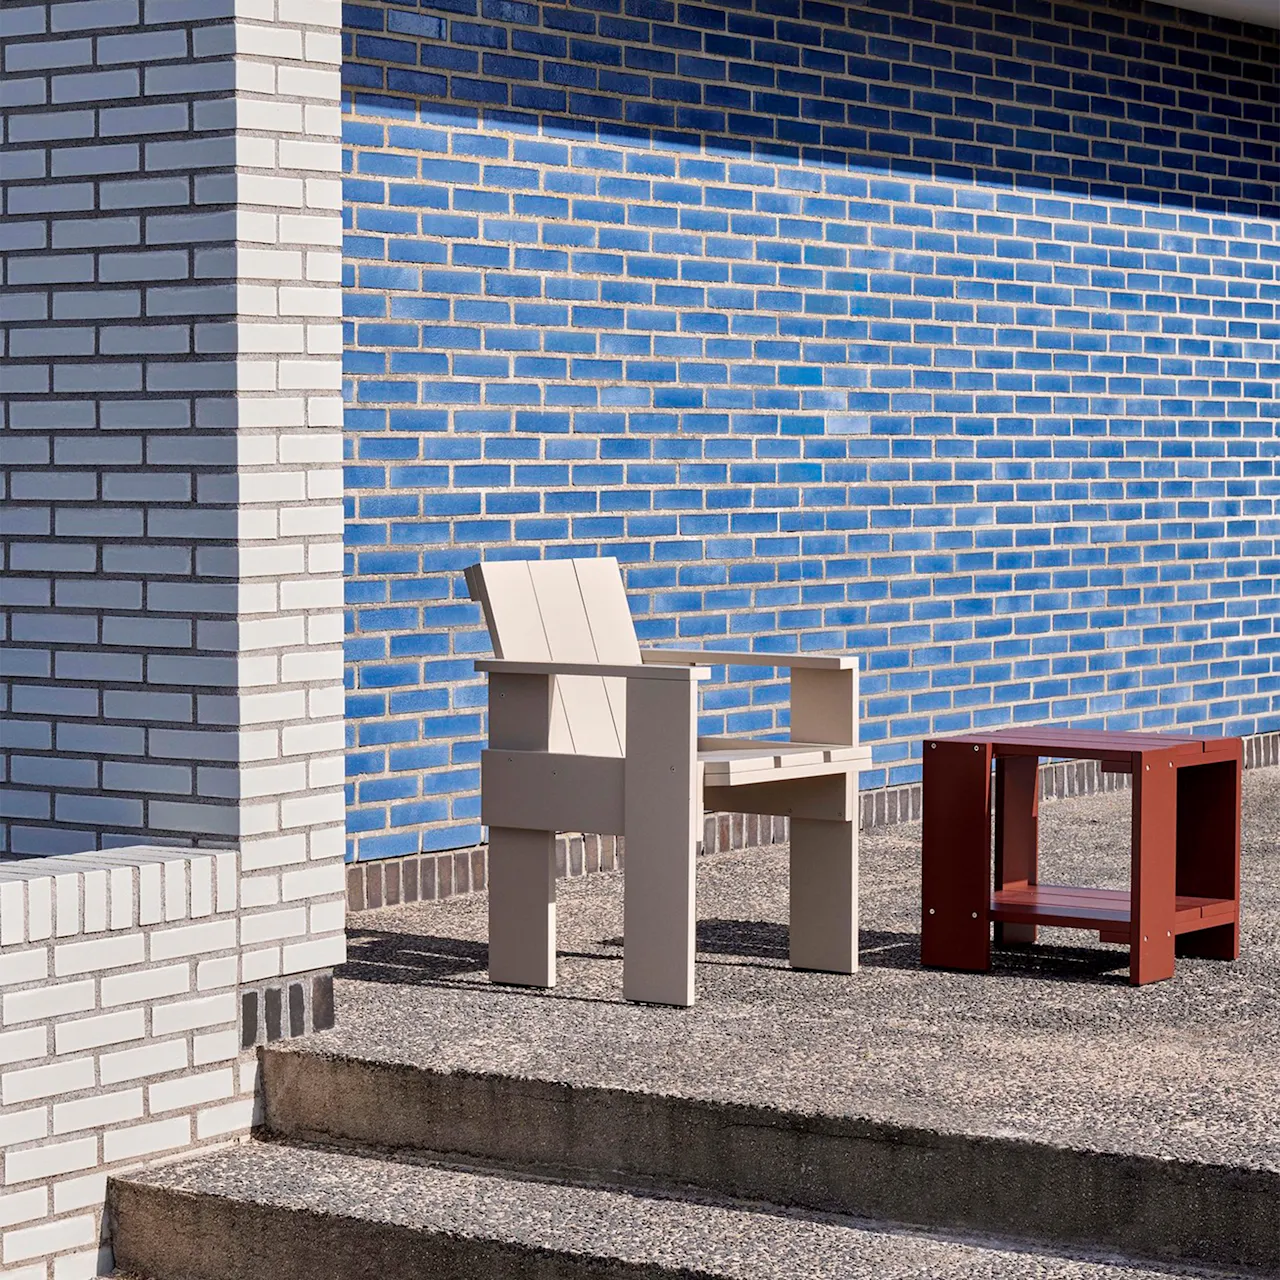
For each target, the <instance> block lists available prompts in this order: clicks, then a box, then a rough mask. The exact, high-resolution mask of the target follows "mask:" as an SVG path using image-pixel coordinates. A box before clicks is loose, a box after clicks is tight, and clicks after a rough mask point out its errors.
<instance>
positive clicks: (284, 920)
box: [240, 907, 307, 946]
mask: <svg viewBox="0 0 1280 1280" xmlns="http://www.w3.org/2000/svg"><path fill="white" fill-rule="evenodd" d="M306 932H307V913H306V909H305V908H302V907H294V908H290V909H288V910H285V911H265V912H262V913H261V914H259V915H248V916H244V917H242V918H241V920H240V941H241V944H242V945H244V946H254V945H255V944H259V943H263V942H275V941H278V940H280V939H283V938H297V937H303V936H305V934H306Z"/></svg>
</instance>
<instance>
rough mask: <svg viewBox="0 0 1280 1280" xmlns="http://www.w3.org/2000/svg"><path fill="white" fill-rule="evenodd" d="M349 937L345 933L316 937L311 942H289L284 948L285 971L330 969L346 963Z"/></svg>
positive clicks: (302, 971)
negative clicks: (328, 936)
mask: <svg viewBox="0 0 1280 1280" xmlns="http://www.w3.org/2000/svg"><path fill="white" fill-rule="evenodd" d="M346 959H347V939H346V936H345V935H344V934H341V933H339V934H335V935H334V936H333V937H332V938H314V939H312V940H311V941H309V942H294V943H289V944H287V945H286V946H285V948H284V956H283V971H284V972H285V973H306V972H307V971H308V970H310V969H330V968H335V967H336V966H338V965H340V964H345V963H346Z"/></svg>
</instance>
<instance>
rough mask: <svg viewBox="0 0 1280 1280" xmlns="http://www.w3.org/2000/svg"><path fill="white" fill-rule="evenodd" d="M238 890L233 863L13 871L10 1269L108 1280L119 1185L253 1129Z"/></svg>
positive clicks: (195, 857)
mask: <svg viewBox="0 0 1280 1280" xmlns="http://www.w3.org/2000/svg"><path fill="white" fill-rule="evenodd" d="M238 881H239V866H238V857H237V855H236V854H235V853H232V852H217V853H197V852H187V853H182V852H180V851H177V850H172V849H160V850H156V849H146V848H136V849H127V850H119V851H115V852H111V853H82V854H75V855H71V856H68V857H63V858H53V859H32V860H28V861H23V862H11V861H10V862H0V1027H2V1028H3V1030H2V1031H0V1134H3V1165H2V1167H0V1227H2V1228H3V1229H2V1230H0V1269H4V1268H9V1267H12V1266H16V1265H17V1264H19V1263H22V1264H24V1266H25V1265H33V1266H34V1265H36V1262H35V1261H34V1260H36V1259H39V1260H41V1261H40V1264H39V1265H40V1269H39V1272H38V1274H40V1275H41V1276H43V1275H44V1274H45V1272H44V1266H45V1265H48V1266H53V1265H54V1264H55V1262H56V1264H57V1268H58V1274H62V1273H64V1272H66V1271H67V1269H68V1268H71V1269H72V1270H73V1271H74V1269H75V1268H76V1267H80V1268H81V1269H82V1274H86V1275H93V1274H96V1270H97V1266H98V1262H99V1237H100V1228H101V1208H102V1197H103V1190H104V1187H105V1179H104V1173H105V1171H107V1170H110V1169H113V1168H117V1167H124V1166H125V1165H128V1164H130V1163H136V1162H138V1161H140V1160H143V1159H145V1158H146V1157H150V1156H155V1155H158V1154H161V1153H166V1152H175V1151H180V1150H185V1149H187V1148H188V1147H191V1146H193V1145H198V1144H200V1143H203V1142H207V1141H213V1140H215V1139H218V1138H226V1137H228V1136H234V1135H235V1134H237V1133H243V1132H245V1131H246V1130H247V1129H248V1127H249V1125H250V1124H251V1122H252V1114H253V1095H252V1089H253V1077H252V1075H249V1074H245V1075H244V1076H243V1077H242V1076H241V1074H240V1073H239V1071H238V1069H237V1068H238V1062H237V1059H238V1057H239V1040H238V1035H237V1029H238V1017H239V1009H238V1004H237V1001H238V995H239V988H240V972H239V968H240V966H239V958H240V943H239V931H238V911H239V894H238ZM64 902H65V903H67V904H74V905H75V906H76V907H77V910H76V912H75V913H74V919H72V918H71V916H70V915H68V916H67V921H66V924H67V927H66V928H64V929H61V930H54V929H52V928H51V923H52V922H53V920H54V919H56V917H57V915H58V914H59V911H58V908H59V906H60V905H61V904H63V903H64ZM175 956H177V957H179V958H177V959H175ZM242 1081H243V1084H242ZM246 1089H247V1090H248V1094H247V1096H245V1090H246ZM229 1104H233V1105H234V1106H236V1107H238V1110H235V1111H233V1112H230V1113H228V1112H227V1110H226V1108H227V1106H228V1105H229ZM230 1116H234V1117H235V1120H236V1122H235V1123H233V1124H232V1123H228V1119H229V1117H230ZM33 1274H34V1273H33Z"/></svg>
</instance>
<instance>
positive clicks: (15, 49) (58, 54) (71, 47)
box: [5, 40, 93, 75]
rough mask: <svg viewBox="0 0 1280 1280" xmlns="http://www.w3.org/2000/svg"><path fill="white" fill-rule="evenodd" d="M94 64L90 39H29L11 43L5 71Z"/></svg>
mask: <svg viewBox="0 0 1280 1280" xmlns="http://www.w3.org/2000/svg"><path fill="white" fill-rule="evenodd" d="M92 64H93V44H92V42H90V41H89V40H29V41H24V42H21V43H15V44H10V45H8V46H7V47H6V51H5V73H6V74H7V75H12V74H13V73H14V72H15V71H44V70H48V69H50V68H53V67H85V66H92Z"/></svg>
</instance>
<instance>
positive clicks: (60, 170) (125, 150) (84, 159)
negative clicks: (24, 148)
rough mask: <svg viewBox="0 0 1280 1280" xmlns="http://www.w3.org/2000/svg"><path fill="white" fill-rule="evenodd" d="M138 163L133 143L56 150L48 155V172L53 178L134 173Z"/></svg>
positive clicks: (59, 148) (135, 147)
mask: <svg viewBox="0 0 1280 1280" xmlns="http://www.w3.org/2000/svg"><path fill="white" fill-rule="evenodd" d="M138 162H139V155H138V147H137V144H136V143H132V142H117V143H111V144H104V145H101V146H95V147H55V148H54V150H53V151H52V152H51V153H50V156H49V173H50V175H51V176H52V177H54V178H72V177H81V176H84V175H86V174H107V173H136V172H137V170H138Z"/></svg>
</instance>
